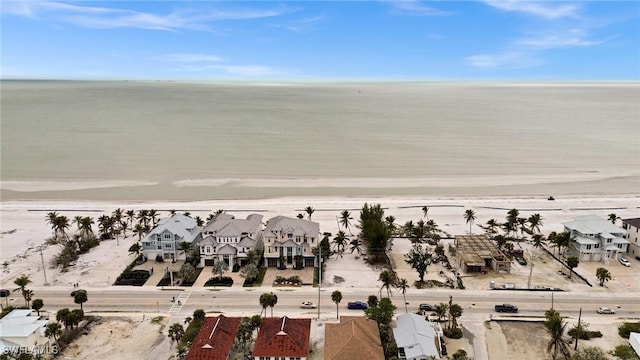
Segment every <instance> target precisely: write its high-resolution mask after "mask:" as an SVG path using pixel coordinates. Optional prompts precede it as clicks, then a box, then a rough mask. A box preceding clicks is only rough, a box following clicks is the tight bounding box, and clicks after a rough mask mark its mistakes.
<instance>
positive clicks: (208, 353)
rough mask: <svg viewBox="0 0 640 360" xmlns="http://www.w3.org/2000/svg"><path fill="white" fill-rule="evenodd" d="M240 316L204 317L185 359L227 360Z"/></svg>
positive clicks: (238, 325)
mask: <svg viewBox="0 0 640 360" xmlns="http://www.w3.org/2000/svg"><path fill="white" fill-rule="evenodd" d="M241 321H242V318H239V317H226V316H224V315H220V316H217V317H206V318H205V319H204V324H202V327H201V328H200V331H199V332H198V335H196V338H195V339H194V340H193V344H192V345H191V349H189V353H187V360H227V359H229V354H230V353H231V349H232V348H233V344H234V342H235V339H236V335H237V333H238V328H239V327H240V322H241Z"/></svg>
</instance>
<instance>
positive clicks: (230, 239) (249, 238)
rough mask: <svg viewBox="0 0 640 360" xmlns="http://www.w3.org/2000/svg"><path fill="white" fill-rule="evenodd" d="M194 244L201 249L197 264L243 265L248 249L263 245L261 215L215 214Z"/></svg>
mask: <svg viewBox="0 0 640 360" xmlns="http://www.w3.org/2000/svg"><path fill="white" fill-rule="evenodd" d="M195 246H197V248H198V250H199V253H200V266H213V264H214V263H215V262H216V261H224V262H226V263H227V265H229V266H234V265H238V266H242V265H245V263H246V259H247V252H249V251H250V250H258V249H261V248H262V215H259V214H251V215H249V216H247V218H246V219H236V218H234V217H233V216H232V215H229V214H225V213H219V214H216V215H215V216H214V217H213V218H212V219H211V220H210V221H209V223H207V225H205V227H204V228H203V229H202V231H201V232H200V236H199V237H198V239H197V240H196V245H195Z"/></svg>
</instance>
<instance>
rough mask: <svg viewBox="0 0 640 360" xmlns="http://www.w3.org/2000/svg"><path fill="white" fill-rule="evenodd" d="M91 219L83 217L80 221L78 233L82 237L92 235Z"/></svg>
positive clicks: (92, 222)
mask: <svg viewBox="0 0 640 360" xmlns="http://www.w3.org/2000/svg"><path fill="white" fill-rule="evenodd" d="M93 224H94V221H93V218H92V217H90V216H84V217H82V218H81V219H80V222H79V224H78V229H80V233H81V234H82V235H84V236H88V235H89V234H93Z"/></svg>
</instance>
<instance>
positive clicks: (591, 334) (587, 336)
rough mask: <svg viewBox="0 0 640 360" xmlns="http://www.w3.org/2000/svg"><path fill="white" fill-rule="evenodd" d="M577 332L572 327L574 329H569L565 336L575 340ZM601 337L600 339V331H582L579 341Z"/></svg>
mask: <svg viewBox="0 0 640 360" xmlns="http://www.w3.org/2000/svg"><path fill="white" fill-rule="evenodd" d="M577 331H578V330H577V329H576V328H575V327H574V328H571V329H570V330H569V332H568V333H567V334H568V335H569V336H571V337H572V338H574V339H575V338H576V332H577ZM601 337H602V333H601V332H600V331H591V330H587V329H582V330H581V331H580V340H591V339H593V338H601Z"/></svg>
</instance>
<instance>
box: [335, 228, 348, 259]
mask: <svg viewBox="0 0 640 360" xmlns="http://www.w3.org/2000/svg"><path fill="white" fill-rule="evenodd" d="M348 240H349V238H348V236H347V234H346V233H345V232H344V231H342V230H340V231H338V233H337V234H336V236H335V237H334V238H333V247H334V249H335V250H334V251H335V253H336V254H337V255H338V256H340V257H341V258H342V254H344V249H345V246H346V245H347V243H348Z"/></svg>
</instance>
